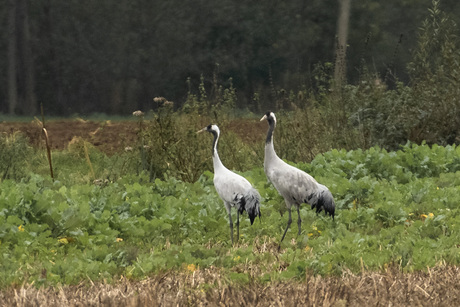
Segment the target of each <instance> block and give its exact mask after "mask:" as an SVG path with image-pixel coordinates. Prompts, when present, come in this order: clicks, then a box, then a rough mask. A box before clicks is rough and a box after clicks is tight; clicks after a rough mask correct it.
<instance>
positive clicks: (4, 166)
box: [0, 132, 33, 180]
mask: <svg viewBox="0 0 460 307" xmlns="http://www.w3.org/2000/svg"><path fill="white" fill-rule="evenodd" d="M32 153H33V150H32V148H31V147H30V146H29V145H28V140H27V138H26V137H25V136H23V135H22V134H21V133H19V132H15V133H13V134H9V135H8V134H0V179H2V180H5V179H16V180H18V179H21V178H23V177H25V176H27V175H28V166H29V163H30V157H31V156H32Z"/></svg>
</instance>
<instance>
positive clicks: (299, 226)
mask: <svg viewBox="0 0 460 307" xmlns="http://www.w3.org/2000/svg"><path fill="white" fill-rule="evenodd" d="M297 215H298V216H299V218H298V220H297V227H298V228H299V234H298V235H299V236H300V230H301V227H302V226H301V225H302V220H301V219H300V206H297Z"/></svg>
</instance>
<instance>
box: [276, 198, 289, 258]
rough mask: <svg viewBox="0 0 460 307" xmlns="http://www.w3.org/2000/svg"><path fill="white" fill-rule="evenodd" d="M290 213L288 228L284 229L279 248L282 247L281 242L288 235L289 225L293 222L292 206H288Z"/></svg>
mask: <svg viewBox="0 0 460 307" xmlns="http://www.w3.org/2000/svg"><path fill="white" fill-rule="evenodd" d="M288 213H289V219H288V223H287V226H286V230H284V233H283V237H282V238H281V241H280V245H279V246H278V250H279V249H280V248H281V242H283V240H284V237H285V236H286V232H287V231H288V229H289V226H291V223H292V216H291V207H288Z"/></svg>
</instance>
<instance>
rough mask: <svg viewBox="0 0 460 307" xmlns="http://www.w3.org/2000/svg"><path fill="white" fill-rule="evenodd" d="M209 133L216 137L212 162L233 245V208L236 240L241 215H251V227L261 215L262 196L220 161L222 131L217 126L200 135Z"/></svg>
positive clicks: (215, 184) (212, 126)
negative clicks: (234, 210)
mask: <svg viewBox="0 0 460 307" xmlns="http://www.w3.org/2000/svg"><path fill="white" fill-rule="evenodd" d="M203 131H208V132H210V133H212V135H213V136H214V141H213V143H212V162H213V166H214V187H215V188H216V191H217V194H219V196H220V198H221V199H222V200H223V201H224V205H225V209H227V213H228V218H229V220H230V236H231V239H232V244H233V221H232V214H231V208H232V207H235V208H236V212H237V215H236V217H237V218H236V238H237V239H236V240H237V241H238V238H239V236H240V214H242V213H243V211H246V212H247V213H248V215H249V219H250V221H251V225H252V224H253V223H254V219H255V218H256V217H257V216H259V218H260V216H261V214H260V195H259V192H257V190H256V189H255V188H254V187H253V186H252V185H251V183H249V181H247V180H246V179H245V178H244V177H242V176H240V175H238V174H235V173H234V172H232V171H230V170H229V169H228V168H226V167H225V166H224V165H223V164H222V161H220V158H219V154H218V153H217V142H218V140H219V135H220V130H219V127H217V126H216V125H209V126H207V127H204V128H203V129H201V130H200V131H198V133H200V132H203Z"/></svg>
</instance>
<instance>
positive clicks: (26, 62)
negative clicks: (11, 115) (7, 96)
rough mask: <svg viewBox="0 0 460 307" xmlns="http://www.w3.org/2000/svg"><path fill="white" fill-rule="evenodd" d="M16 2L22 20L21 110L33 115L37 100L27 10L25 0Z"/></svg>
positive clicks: (35, 111) (35, 110)
mask: <svg viewBox="0 0 460 307" xmlns="http://www.w3.org/2000/svg"><path fill="white" fill-rule="evenodd" d="M18 2H19V3H20V4H19V12H20V21H21V22H22V29H21V30H22V33H21V44H20V46H21V47H22V52H21V55H22V63H23V67H22V69H23V70H24V71H23V76H24V100H23V101H24V105H23V108H22V109H23V110H22V111H23V113H24V114H27V115H34V114H36V113H37V102H36V98H35V76H34V60H33V56H32V48H31V44H30V28H29V11H28V7H27V0H20V1H18Z"/></svg>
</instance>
